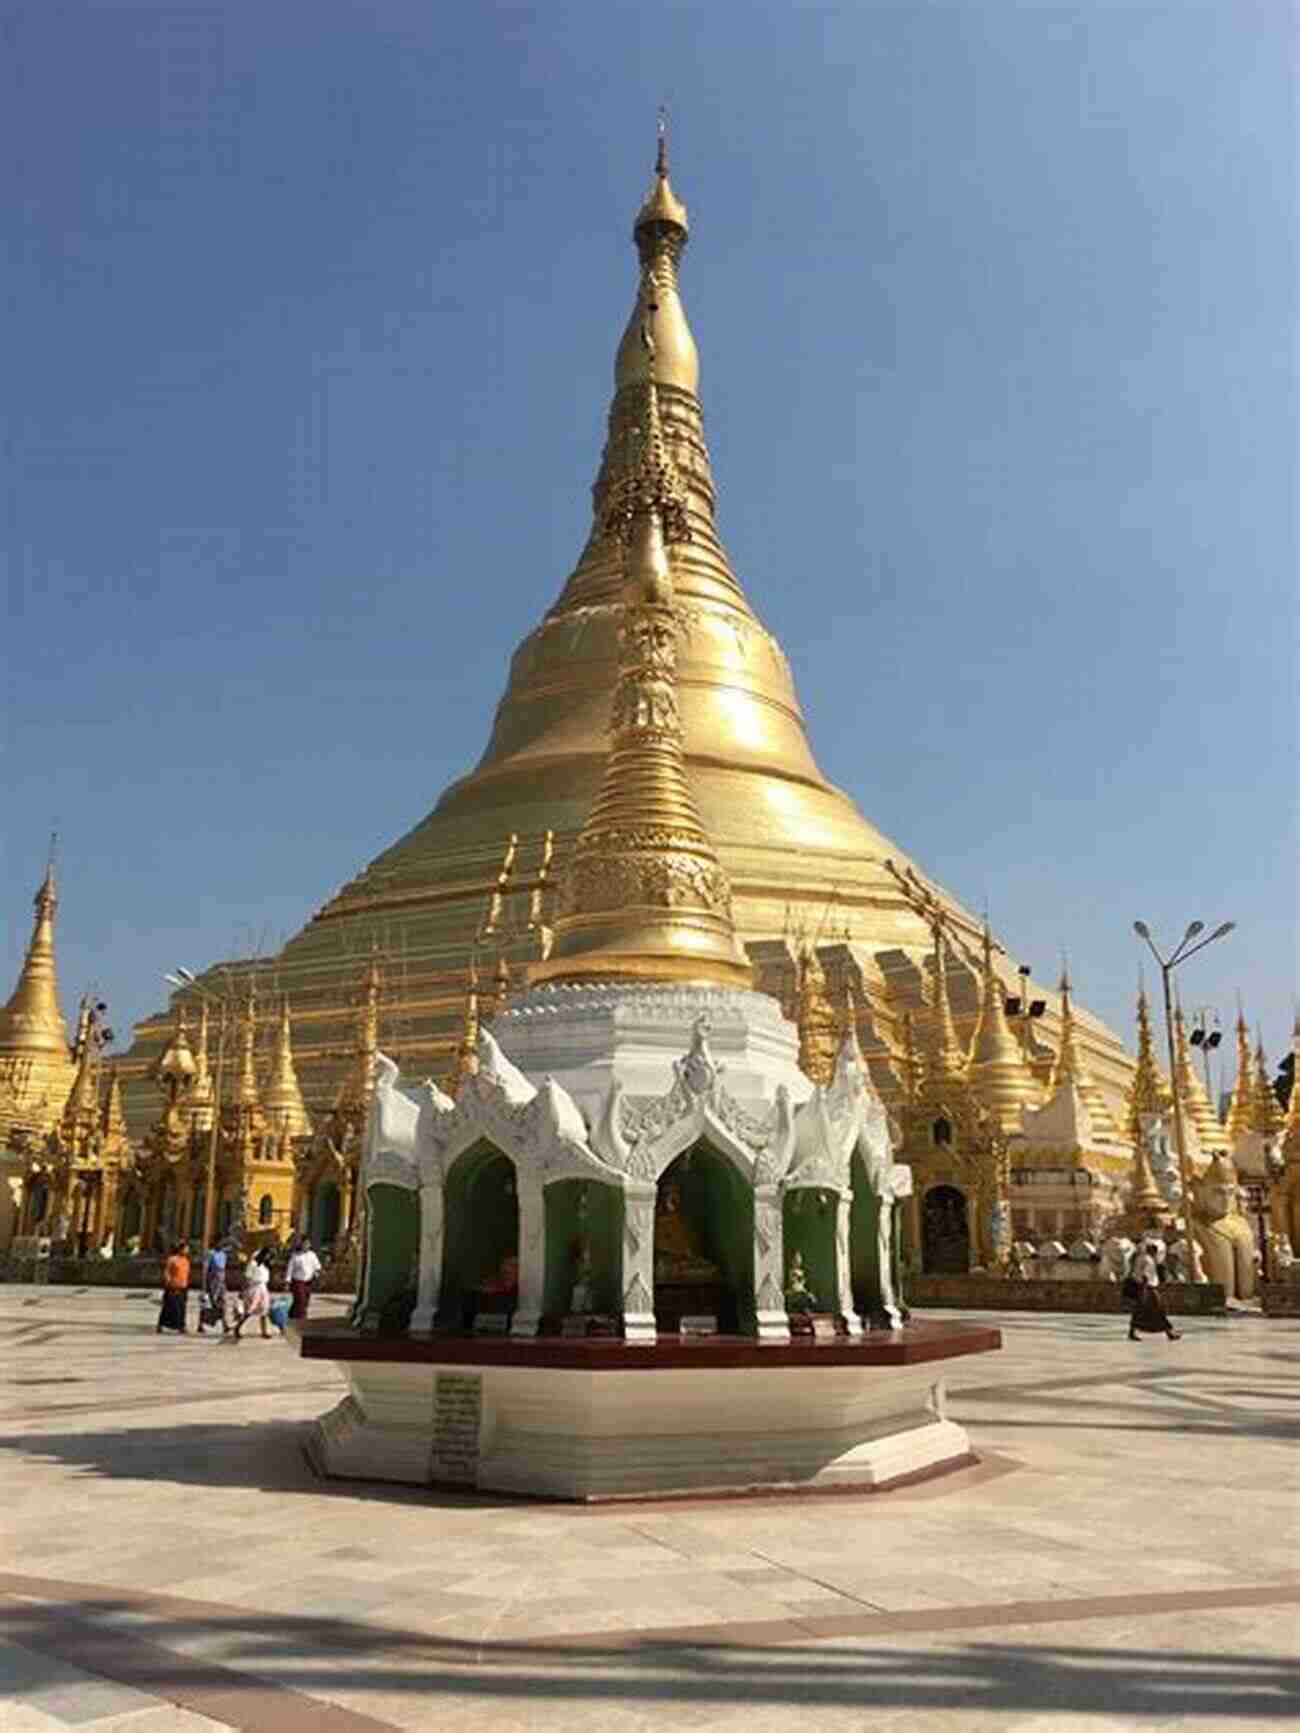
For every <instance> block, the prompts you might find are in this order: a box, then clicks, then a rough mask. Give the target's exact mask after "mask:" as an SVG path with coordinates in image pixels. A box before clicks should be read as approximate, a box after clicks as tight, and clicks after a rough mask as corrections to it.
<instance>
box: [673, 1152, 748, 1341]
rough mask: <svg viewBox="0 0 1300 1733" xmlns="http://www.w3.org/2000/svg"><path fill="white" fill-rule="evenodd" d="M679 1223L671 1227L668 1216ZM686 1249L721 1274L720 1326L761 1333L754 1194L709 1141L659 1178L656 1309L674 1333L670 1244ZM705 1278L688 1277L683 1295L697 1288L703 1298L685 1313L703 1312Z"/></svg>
mask: <svg viewBox="0 0 1300 1733" xmlns="http://www.w3.org/2000/svg"><path fill="white" fill-rule="evenodd" d="M670 1187H676V1191H677V1197H676V1204H677V1207H676V1209H674V1210H672V1211H666V1209H665V1202H666V1194H667V1193H668V1190H669V1188H670ZM670 1215H677V1216H679V1217H680V1221H679V1222H678V1223H677V1224H675V1225H672V1226H669V1225H668V1217H669V1216H670ZM672 1241H676V1242H677V1243H678V1244H679V1245H680V1246H682V1247H685V1248H687V1251H686V1254H685V1255H686V1256H689V1255H690V1254H691V1253H694V1254H696V1255H697V1256H698V1257H699V1259H700V1260H701V1261H702V1262H703V1263H707V1264H709V1265H711V1266H712V1267H713V1268H714V1269H715V1270H716V1272H717V1276H716V1278H715V1281H716V1286H717V1297H716V1301H715V1302H714V1303H715V1304H716V1307H717V1318H718V1328H719V1330H720V1331H722V1332H723V1333H724V1334H727V1333H729V1332H732V1331H734V1332H736V1333H737V1334H739V1335H742V1336H752V1335H755V1334H756V1333H757V1329H758V1320H757V1318H756V1317H755V1314H754V1194H753V1192H752V1191H751V1189H750V1186H749V1182H748V1181H747V1180H746V1179H745V1177H744V1176H743V1175H742V1174H740V1173H738V1172H737V1170H736V1169H735V1168H734V1167H733V1166H732V1164H731V1163H730V1162H729V1161H728V1160H727V1159H726V1157H725V1156H722V1155H719V1154H718V1153H717V1151H716V1150H714V1149H711V1148H710V1147H709V1145H708V1144H707V1143H703V1142H701V1143H697V1144H695V1145H694V1147H693V1148H691V1149H689V1150H687V1151H686V1153H685V1154H684V1155H679V1156H678V1158H677V1160H676V1161H674V1162H673V1163H671V1165H670V1166H669V1167H667V1168H666V1169H665V1170H664V1172H663V1173H662V1174H661V1175H660V1178H659V1202H658V1205H657V1206H656V1213H655V1310H656V1313H657V1314H658V1315H659V1316H660V1328H661V1329H670V1330H675V1329H676V1328H677V1319H676V1318H675V1317H674V1316H673V1315H672V1308H671V1306H669V1307H665V1306H664V1305H663V1304H661V1300H670V1299H671V1298H672V1296H673V1289H674V1277H673V1275H672V1274H671V1273H670V1272H668V1271H667V1270H666V1267H665V1264H666V1256H665V1255H666V1254H667V1253H669V1252H670V1251H671V1242H672ZM707 1287H708V1282H707V1279H706V1280H705V1281H702V1282H701V1281H697V1280H694V1279H692V1278H689V1277H688V1278H687V1280H686V1281H685V1283H684V1284H683V1291H684V1292H686V1293H687V1294H688V1296H689V1295H690V1294H691V1291H692V1290H693V1289H699V1291H700V1298H699V1299H698V1300H696V1299H694V1298H690V1299H689V1303H688V1305H687V1310H689V1311H701V1312H702V1311H704V1310H705V1309H706V1305H705V1298H704V1295H705V1292H706V1290H707Z"/></svg>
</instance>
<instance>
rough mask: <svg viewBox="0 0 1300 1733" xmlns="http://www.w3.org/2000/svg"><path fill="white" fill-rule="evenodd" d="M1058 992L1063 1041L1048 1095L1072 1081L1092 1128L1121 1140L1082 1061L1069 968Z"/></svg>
mask: <svg viewBox="0 0 1300 1733" xmlns="http://www.w3.org/2000/svg"><path fill="white" fill-rule="evenodd" d="M1059 992H1060V995H1061V1044H1060V1046H1059V1047H1058V1048H1057V1052H1056V1063H1055V1064H1054V1065H1053V1067H1052V1079H1051V1083H1050V1085H1049V1089H1048V1092H1049V1095H1055V1094H1056V1092H1057V1090H1058V1089H1060V1088H1061V1086H1062V1084H1064V1083H1065V1082H1067V1081H1069V1082H1072V1083H1073V1084H1074V1087H1075V1089H1076V1091H1077V1092H1078V1095H1079V1098H1080V1100H1081V1101H1082V1102H1083V1104H1084V1106H1085V1107H1086V1108H1087V1109H1088V1116H1089V1118H1090V1119H1091V1121H1092V1128H1093V1132H1094V1133H1095V1134H1096V1135H1097V1136H1099V1137H1102V1138H1111V1139H1115V1140H1116V1141H1118V1138H1119V1133H1118V1130H1117V1128H1116V1125H1115V1122H1114V1120H1113V1118H1112V1117H1111V1112H1110V1108H1109V1107H1108V1106H1107V1105H1106V1098H1105V1096H1104V1095H1103V1094H1102V1092H1101V1090H1100V1089H1099V1088H1098V1087H1097V1084H1096V1082H1095V1081H1094V1080H1093V1077H1092V1074H1091V1072H1090V1071H1089V1070H1088V1068H1087V1066H1086V1065H1085V1064H1084V1062H1083V1056H1082V1055H1081V1053H1080V1052H1079V1046H1078V1036H1077V1031H1076V1027H1075V1021H1074V1004H1073V1001H1072V999H1071V987H1070V975H1069V971H1068V969H1062V971H1061V981H1060V987H1059Z"/></svg>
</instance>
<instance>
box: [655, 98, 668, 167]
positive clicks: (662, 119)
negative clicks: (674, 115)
mask: <svg viewBox="0 0 1300 1733" xmlns="http://www.w3.org/2000/svg"><path fill="white" fill-rule="evenodd" d="M655 132H656V134H657V140H658V142H657V148H656V150H655V173H656V174H657V175H658V176H659V178H660V180H667V179H668V105H667V103H663V102H661V103H660V104H659V115H658V119H657V120H656V122H655Z"/></svg>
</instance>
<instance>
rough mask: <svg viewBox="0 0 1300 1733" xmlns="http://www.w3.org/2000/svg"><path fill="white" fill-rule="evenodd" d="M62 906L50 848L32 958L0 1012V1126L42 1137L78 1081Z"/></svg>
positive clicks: (38, 902)
mask: <svg viewBox="0 0 1300 1733" xmlns="http://www.w3.org/2000/svg"><path fill="white" fill-rule="evenodd" d="M58 902H59V899H58V893H57V891H56V890H55V885H54V860H53V849H52V848H51V859H50V862H49V864H48V865H47V867H46V869H45V877H44V878H43V879H42V880H41V883H40V887H39V889H38V890H37V892H36V896H35V898H34V900H33V907H34V909H35V911H36V919H35V921H34V923H33V925H32V936H31V938H30V940H29V941H28V944H27V954H26V956H25V957H24V958H23V964H22V968H21V969H20V970H19V972H18V981H17V983H16V985H15V987H14V990H13V992H12V993H11V994H10V995H9V1000H8V1003H7V1004H6V1005H5V1006H4V1008H3V1010H0V1122H5V1123H13V1122H21V1123H23V1124H26V1125H30V1126H31V1127H32V1129H34V1130H38V1131H42V1132H44V1131H49V1130H51V1129H52V1128H53V1126H54V1125H55V1124H57V1122H58V1119H59V1116H60V1114H61V1112H62V1110H63V1105H64V1103H65V1102H66V1100H67V1098H68V1091H69V1090H70V1089H71V1088H72V1082H73V1077H74V1075H75V1067H74V1065H73V1061H72V1055H71V1054H70V1053H69V1051H68V1030H67V1025H66V1024H65V1023H64V1021H63V1013H62V1011H60V1009H59V983H58V976H57V974H56V972H55V967H54V912H55V910H56V909H57V907H58Z"/></svg>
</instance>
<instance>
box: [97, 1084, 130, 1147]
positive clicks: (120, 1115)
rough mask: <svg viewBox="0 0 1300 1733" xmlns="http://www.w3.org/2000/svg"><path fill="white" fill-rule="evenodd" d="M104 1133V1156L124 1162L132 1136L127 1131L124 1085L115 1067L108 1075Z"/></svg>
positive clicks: (103, 1124) (103, 1121) (103, 1123)
mask: <svg viewBox="0 0 1300 1733" xmlns="http://www.w3.org/2000/svg"><path fill="white" fill-rule="evenodd" d="M101 1123H102V1128H103V1133H104V1154H105V1155H106V1156H107V1157H108V1158H109V1159H110V1160H111V1159H114V1158H116V1159H117V1160H119V1161H120V1160H122V1159H123V1158H124V1157H125V1156H126V1154H127V1153H128V1150H129V1148H130V1134H129V1132H128V1131H127V1125H126V1113H125V1111H124V1109H123V1107H122V1084H121V1081H120V1080H119V1078H118V1075H117V1067H116V1066H114V1067H113V1068H112V1069H111V1070H110V1072H109V1074H108V1094H107V1096H106V1097H105V1100H104V1114H103V1120H102V1122H101Z"/></svg>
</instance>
